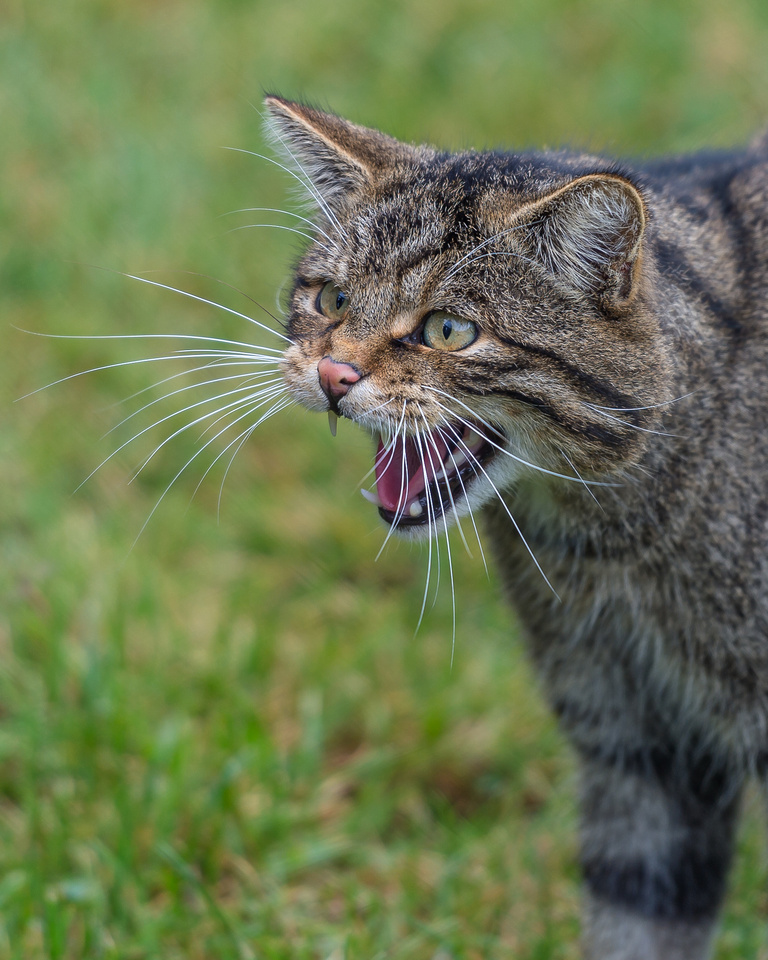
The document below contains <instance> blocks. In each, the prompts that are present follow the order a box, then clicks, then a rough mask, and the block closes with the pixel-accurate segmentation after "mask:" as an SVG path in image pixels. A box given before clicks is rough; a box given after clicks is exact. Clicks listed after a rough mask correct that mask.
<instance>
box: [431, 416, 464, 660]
mask: <svg viewBox="0 0 768 960" xmlns="http://www.w3.org/2000/svg"><path fill="white" fill-rule="evenodd" d="M419 413H420V414H421V418H422V420H423V421H424V424H425V426H426V427H427V430H428V432H427V433H426V434H425V437H424V442H425V445H426V449H427V456H428V457H429V463H430V466H431V467H432V475H433V476H434V477H435V481H437V472H436V471H435V461H434V459H433V457H432V451H431V450H430V449H429V448H430V445H431V446H432V449H433V451H434V454H435V457H437V458H438V460H440V466H441V469H442V473H443V477H444V478H445V482H446V486H447V488H448V496H449V497H450V499H451V505H452V507H453V511H454V515H455V514H456V504H455V503H454V501H453V494H452V492H451V487H450V484H449V483H448V476H447V474H446V471H445V462H444V461H443V460H442V458H441V457H440V455H439V452H438V449H437V447H436V445H435V442H434V440H433V439H432V433H431V431H429V424H428V423H427V419H426V417H425V416H424V413H423V411H421V410H420V411H419ZM439 429H440V428H439V427H438V431H439ZM446 446H447V444H446ZM424 486H425V489H427V490H428V489H429V488H428V484H427V481H426V477H425V483H424ZM441 516H442V520H443V529H444V531H445V549H446V552H447V555H448V579H449V582H450V585H451V623H452V629H451V667H453V658H454V654H455V652H456V584H455V582H454V579H453V557H452V555H451V542H450V538H449V536H448V520H447V518H446V515H445V508H444V507H443V509H442V510H441ZM456 522H457V524H458V526H459V529H460V530H461V524H460V522H459V518H458V516H457V517H456ZM461 538H462V540H464V545H465V546H467V541H466V540H465V539H464V531H463V530H462V531H461ZM467 549H469V547H467ZM438 550H439V546H438Z"/></svg>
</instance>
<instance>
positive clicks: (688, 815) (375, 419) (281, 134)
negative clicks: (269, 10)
mask: <svg viewBox="0 0 768 960" xmlns="http://www.w3.org/2000/svg"><path fill="white" fill-rule="evenodd" d="M266 106H267V110H268V113H269V116H270V120H269V125H270V130H271V134H272V137H273V139H274V142H275V143H276V144H277V146H278V148H279V149H280V150H282V152H283V155H284V156H285V157H286V158H287V162H288V163H290V164H291V165H292V166H294V169H295V170H297V171H299V173H298V176H299V177H300V178H301V179H305V181H306V185H307V188H308V190H309V193H310V195H311V198H312V204H313V207H314V212H313V223H314V224H315V225H316V228H317V229H316V234H315V239H314V242H313V243H312V244H311V245H310V247H309V249H308V250H307V251H306V253H305V255H304V256H303V257H302V259H301V261H300V262H299V264H298V267H297V270H296V278H295V285H294V288H293V293H292V295H291V298H290V316H289V322H288V326H287V331H286V332H287V334H288V337H289V339H290V341H291V342H290V345H289V346H288V348H287V349H286V350H285V353H284V357H283V361H282V369H283V374H284V378H285V381H286V384H287V386H288V389H289V391H290V392H291V394H292V395H293V396H294V397H295V398H297V399H298V400H299V401H300V402H301V403H303V404H304V405H306V406H307V407H309V408H310V409H313V410H321V411H330V412H331V414H332V415H338V416H343V417H347V418H349V419H350V420H353V421H355V422H356V423H358V424H360V425H361V426H363V427H364V428H366V429H367V430H369V431H371V432H372V433H373V434H374V435H376V436H379V437H381V440H380V443H379V448H378V452H377V466H376V476H377V484H376V491H375V492H374V493H372V494H370V495H369V496H370V499H372V500H373V501H374V503H375V504H377V505H378V507H379V512H380V513H381V515H382V517H383V518H384V520H385V523H386V524H387V526H388V527H389V528H390V529H393V530H395V532H397V533H400V534H402V535H405V536H409V537H428V536H430V535H434V534H435V533H439V532H441V531H442V530H443V529H444V528H445V529H447V527H448V525H449V524H450V523H453V522H456V521H458V522H461V519H462V518H463V517H467V516H469V517H470V518H471V522H472V523H474V518H475V515H476V514H477V513H478V511H480V510H481V511H482V518H483V521H484V527H485V533H484V539H487V540H488V541H489V542H490V544H491V547H492V551H493V554H494V555H495V559H496V563H497V565H498V569H499V571H500V573H501V577H502V580H503V583H504V585H505V588H506V591H507V593H508V595H509V599H510V600H511V602H512V604H513V605H514V607H515V609H516V611H517V613H518V615H519V617H520V620H521V622H522V623H523V625H524V628H525V632H526V638H527V643H528V647H529V650H530V655H531V658H532V660H533V662H534V664H535V666H536V668H537V670H538V672H539V674H540V676H541V678H542V682H543V686H544V689H545V691H546V694H547V696H548V698H549V700H550V703H551V705H552V708H553V710H554V711H555V713H556V715H557V717H558V718H559V721H560V723H561V725H562V729H563V731H564V733H565V734H566V736H567V737H568V739H569V740H570V742H571V743H572V744H573V747H574V748H575V751H576V753H577V755H578V757H579V760H580V768H581V818H582V819H581V864H582V870H583V876H584V881H585V886H586V894H585V901H586V902H585V910H584V953H585V956H587V957H589V958H594V960H654V958H656V960H662V958H663V960H700V958H704V957H707V956H708V955H709V953H710V950H711V944H712V937H713V931H714V928H715V923H716V917H717V913H718V910H719V907H720V905H721V901H722V898H723V892H724V887H725V882H726V875H727V871H728V867H729V863H730V860H731V854H732V848H733V839H734V829H735V824H736V818H737V813H738V808H739V802H740V796H741V793H742V788H743V785H744V782H745V780H746V779H747V778H748V777H749V776H751V775H756V776H758V777H763V776H764V775H765V773H766V769H767V768H768V489H766V487H767V486H768V485H767V484H766V478H768V430H767V429H766V425H767V424H768V373H767V371H768V142H767V141H766V139H763V140H761V141H758V142H756V143H754V144H753V145H752V146H751V147H750V148H749V149H747V150H743V151H739V152H733V153H712V154H705V155H696V156H690V157H681V158H674V159H669V160H662V161H658V162H645V163H641V164H637V165H635V164H630V163H623V162H622V163H617V162H615V161H613V160H609V159H604V158H601V157H598V156H592V155H588V154H582V153H568V152H544V153H538V154H537V153H519V154H518V153H504V152H462V153H444V152H439V151H437V150H435V149H432V148H431V147H424V146H419V147H414V146H410V145H406V144H403V143H400V142H398V141H396V140H393V139H391V138H390V137H387V136H385V135H384V134H381V133H378V132H376V131H373V130H369V129H366V128H363V127H360V126H356V125H354V124H352V123H349V122H347V121H345V120H342V119H340V118H338V117H336V116H333V115H331V114H328V113H324V112H321V111H318V110H315V109H312V108H310V107H308V106H305V105H302V104H297V103H291V102H288V101H285V100H283V99H281V98H279V97H276V96H270V97H268V98H267V100H266ZM446 318H447V319H446ZM441 337H442V338H443V339H442V340H441V339H440V338H441ZM465 524H466V520H465Z"/></svg>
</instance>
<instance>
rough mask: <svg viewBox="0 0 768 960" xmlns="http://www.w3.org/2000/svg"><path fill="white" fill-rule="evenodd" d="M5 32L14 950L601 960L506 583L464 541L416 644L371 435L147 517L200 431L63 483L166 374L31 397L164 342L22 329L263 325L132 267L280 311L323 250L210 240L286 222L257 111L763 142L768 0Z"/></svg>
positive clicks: (170, 18) (266, 466)
mask: <svg viewBox="0 0 768 960" xmlns="http://www.w3.org/2000/svg"><path fill="white" fill-rule="evenodd" d="M7 7H8V9H7V12H4V15H3V23H2V25H0V116H2V117H3V136H2V138H1V139H0V171H1V173H2V183H3V185H4V186H3V190H2V192H1V193H0V284H1V285H2V286H1V289H2V294H3V307H4V309H3V317H4V324H5V328H4V332H3V345H4V349H3V351H2V354H1V355H0V365H1V368H2V376H1V377H0V390H2V395H3V401H4V410H5V418H4V429H3V431H2V433H1V434H0V445H2V456H1V457H0V471H2V490H3V497H2V498H0V526H1V528H2V539H1V540H0V550H1V551H2V564H0V583H1V585H2V598H3V603H2V612H1V613H0V960H11V958H14V960H16V958H18V960H20V958H24V960H37V958H46V960H74V958H81V957H87V958H131V960H144V958H163V960H174V958H184V960H197V958H201V960H202V958H206V960H208V958H211V960H212V958H216V960H228V958H238V960H240V958H246V957H253V958H259V960H261V958H265V960H267V958H268V960H278V958H280V960H282V958H286V960H287V958H291V960H294V958H312V960H315V958H317V960H342V958H343V960H358V958H359V960H363V958H365V960H374V958H376V960H378V958H381V960H383V958H397V960H410V958H413V960H423V958H431V960H447V958H457V960H458V958H467V960H474V958H499V960H503V958H512V957H514V958H522V957H525V958H528V957H530V958H535V960H544V958H547V960H549V958H551V960H555V958H558V960H561V958H562V960H565V958H574V957H576V956H577V954H578V950H577V938H578V896H579V894H578V877H577V869H576V865H575V833H574V826H575V810H574V800H573V797H574V790H573V786H574V785H573V767H572V762H571V759H570V757H569V754H568V752H567V751H566V749H565V748H564V746H563V744H562V742H561V740H560V738H559V736H558V734H557V732H556V730H555V728H554V726H553V724H552V721H551V720H550V719H549V717H548V715H547V713H546V710H545V709H544V707H543V704H542V702H541V699H540V697H539V695H538V692H537V690H536V683H535V680H534V679H533V678H532V677H531V675H530V673H529V671H528V667H527V664H526V661H525V655H524V652H523V650H522V648H521V646H520V644H519V642H518V639H517V636H516V631H515V627H514V621H513V618H512V616H511V614H510V613H509V612H508V611H507V609H506V608H505V606H504V605H503V604H502V603H501V601H500V599H499V591H498V589H497V585H496V583H495V581H494V579H493V575H492V574H491V577H490V580H489V579H488V578H486V575H485V572H484V570H483V566H482V563H481V562H480V561H479V559H478V557H477V556H475V557H474V558H469V557H466V556H465V555H464V554H463V551H462V549H461V545H460V543H459V542H458V541H456V543H455V550H454V559H455V564H456V581H457V595H458V626H457V633H456V648H455V657H454V662H453V666H452V667H451V656H452V652H451V630H452V626H451V606H450V598H449V592H448V590H447V589H446V588H445V585H444V587H443V589H442V590H441V591H440V593H439V595H438V596H437V598H436V600H435V603H434V605H433V606H430V607H429V609H428V611H427V615H426V617H425V620H424V623H423V625H422V627H421V629H420V631H419V632H418V634H417V635H416V636H414V628H415V625H416V623H417V622H418V619H419V611H420V607H421V602H422V593H423V586H424V578H425V563H424V556H423V553H422V552H420V551H418V550H411V549H409V548H408V547H406V546H403V545H401V546H399V547H397V546H392V547H391V548H388V549H387V550H386V551H385V553H384V555H383V556H382V557H381V559H380V560H379V561H378V562H374V557H375V555H376V553H377V552H378V549H379V545H380V543H381V539H382V538H381V532H380V530H379V529H378V527H377V526H376V523H375V522H374V520H373V519H372V516H371V509H370V507H369V506H368V505H367V504H365V503H364V502H363V501H362V500H361V499H360V498H359V495H358V494H357V492H356V490H357V485H358V482H359V480H360V478H361V477H362V476H363V475H364V474H365V472H366V471H367V470H368V468H369V466H370V456H371V451H370V449H369V446H368V441H367V440H365V438H363V437H361V436H360V435H358V434H357V433H355V432H354V431H353V430H352V429H351V428H348V427H347V428H345V426H344V424H342V425H341V426H340V431H339V436H338V437H337V438H336V439H335V440H332V438H331V437H330V436H329V435H328V432H327V427H326V425H325V422H324V421H321V420H320V419H319V418H315V417H312V416H310V415H308V414H304V413H302V412H300V411H298V410H292V411H290V412H286V413H283V414H282V415H281V416H280V417H278V418H276V419H275V420H274V421H272V422H269V423H267V424H264V425H263V427H262V428H260V429H259V431H258V434H257V435H256V437H254V438H253V440H252V441H251V442H250V443H249V444H247V445H246V447H244V448H243V450H242V451H241V453H240V454H239V455H238V457H237V459H236V461H235V463H234V465H233V467H232V469H231V471H230V472H229V475H228V477H227V480H226V484H225V486H224V495H223V500H222V503H221V509H220V510H219V504H218V498H219V485H220V482H221V477H222V470H221V469H218V470H216V469H215V470H214V471H212V473H211V475H209V477H208V478H207V479H206V481H205V482H204V483H203V484H202V486H201V487H200V489H199V490H198V491H197V493H196V494H195V487H196V485H197V482H198V480H199V478H200V476H201V474H202V472H203V471H204V466H202V467H200V468H198V469H197V470H191V471H190V475H189V476H188V477H187V476H184V477H182V478H181V479H180V481H179V482H178V483H176V484H174V485H173V487H172V489H171V490H170V492H169V493H168V495H167V496H165V497H163V499H162V502H161V503H160V506H159V508H158V509H157V510H155V512H154V513H152V511H153V509H154V507H155V505H156V504H157V502H158V499H159V498H160V497H161V495H162V494H163V491H164V490H165V489H166V487H167V486H168V484H169V483H170V481H171V480H172V479H173V477H174V476H175V474H176V473H177V472H178V470H179V468H180V466H181V465H182V464H183V463H184V462H185V461H186V459H187V458H189V457H190V456H192V455H193V453H194V452H195V450H196V442H195V438H190V439H186V438H184V437H181V438H178V440H177V441H175V442H174V443H173V444H169V445H168V446H167V447H166V448H164V449H163V450H162V451H161V454H160V455H159V456H158V457H157V458H156V459H155V460H153V461H152V463H151V464H150V465H149V467H148V469H147V470H146V471H144V472H143V473H142V474H140V475H139V476H138V477H137V478H136V479H135V480H134V481H133V482H131V483H129V482H128V481H129V480H130V477H131V475H132V473H133V471H134V468H135V467H136V466H137V464H139V463H140V462H141V459H142V454H144V455H146V454H147V453H149V452H150V450H151V449H152V444H151V442H149V440H150V438H146V439H147V441H148V442H147V444H145V445H144V446H143V447H142V443H141V441H139V442H138V443H137V445H136V449H134V448H133V446H131V447H128V448H126V449H125V450H123V451H121V453H120V454H119V455H118V456H115V457H114V458H112V459H109V460H108V461H107V462H106V463H105V464H104V466H103V467H102V468H101V469H100V470H99V471H97V472H96V474H95V475H94V476H93V477H92V478H91V479H90V480H89V481H88V482H87V483H86V484H85V485H84V486H82V487H81V488H79V489H77V492H75V493H73V491H75V490H76V488H78V485H79V484H80V483H81V481H82V480H83V479H84V478H85V477H87V476H88V475H89V474H90V473H91V471H92V470H93V469H94V467H96V466H97V465H98V464H99V463H100V461H102V460H103V459H104V458H105V457H107V456H108V455H109V454H110V452H111V451H113V450H114V449H116V447H117V446H119V445H120V443H122V442H123V440H125V439H127V437H128V436H129V435H130V434H129V433H127V432H125V431H126V429H127V427H126V428H123V430H122V432H121V431H119V430H118V431H117V432H116V433H114V434H112V435H110V436H109V437H107V438H105V437H104V436H103V435H104V434H105V432H106V431H108V430H110V429H111V428H112V427H114V426H115V424H116V423H117V422H118V421H119V420H120V419H121V418H122V417H123V416H124V415H125V414H126V413H127V412H130V410H131V409H135V406H134V407H131V406H130V405H128V406H127V407H125V406H116V405H118V404H120V402H121V401H123V400H124V399H125V398H126V397H129V396H131V395H132V394H134V393H135V392H136V391H138V390H142V389H144V388H145V387H147V386H148V385H149V384H150V383H151V382H152V380H153V379H154V377H153V373H154V371H152V370H150V369H148V368H147V367H145V366H135V367H134V366H122V367H118V368H115V369H113V370H111V371H105V372H103V373H99V374H93V375H88V376H86V377H82V378H76V379H72V380H68V381H66V382H65V383H62V384H60V385H58V386H56V387H54V388H51V389H49V390H47V391H43V392H40V393H34V394H33V395H31V396H29V397H27V399H25V400H23V401H21V402H18V403H14V401H15V400H16V399H17V398H19V397H21V396H23V395H25V394H29V393H30V392H31V391H34V390H36V389H37V388H39V387H40V386H42V385H44V384H46V383H49V382H52V381H55V380H58V379H59V378H62V377H68V376H70V375H71V374H73V373H75V372H77V371H79V370H86V369H89V368H91V367H96V366H100V365H103V364H107V363H117V362H123V361H125V360H128V359H134V358H140V357H141V356H146V355H147V353H146V351H147V349H148V348H147V346H146V344H144V345H142V344H140V343H129V344H126V343H125V342H120V341H113V340H93V341H89V340H81V339H78V340H66V339H46V338H40V337H33V336H30V335H29V334H25V333H22V332H20V330H19V329H17V328H22V329H26V330H30V329H31V330H36V331H39V332H41V333H45V334H56V335H70V334H73V335H77V336H82V335H99V336H112V335H116V334H122V333H148V334H156V333H168V332H173V333H182V334H193V335H204V334H206V333H211V332H213V333H214V334H215V335H217V336H224V337H227V336H231V337H237V338H241V337H243V336H250V335H251V333H250V331H249V330H248V329H247V328H245V327H244V323H243V322H239V321H237V320H235V319H234V318H232V317H227V316H225V315H223V314H221V313H219V312H216V311H213V310H211V309H210V308H207V307H205V306H203V305H201V304H196V303H192V302H190V301H188V300H184V299H182V298H179V297H175V296H172V295H171V294H169V293H167V292H163V291H160V290H157V289H153V288H149V287H146V286H143V285H141V284H138V283H136V282H134V281H129V280H127V279H125V278H124V277H122V276H121V275H120V273H119V271H126V272H129V273H137V272H141V271H146V270H153V271H154V270H157V271H160V272H158V273H153V274H152V275H151V276H152V277H153V278H154V279H158V280H160V281H162V282H169V283H173V284H176V285H180V286H183V287H184V288H186V289H191V290H194V291H196V292H198V293H200V294H201V295H205V296H213V297H215V298H217V299H221V300H223V302H225V303H227V304H228V305H230V306H231V307H233V308H234V309H239V310H246V312H247V311H248V310H255V309H256V308H254V307H253V305H252V304H249V302H248V301H247V300H246V299H244V298H243V297H241V296H240V295H239V294H238V293H237V292H236V291H235V290H232V289H230V288H228V287H222V286H220V285H218V284H216V283H214V282H213V281H209V280H206V279H205V278H204V277H200V276H190V275H189V274H185V273H184V271H194V272H196V273H199V274H206V275H210V276H212V277H217V278H220V279H221V280H223V281H225V282H226V283H229V284H232V285H233V286H234V287H235V288H238V289H242V290H244V291H246V292H247V293H248V295H250V296H253V297H254V298H255V299H256V300H258V301H259V302H261V303H264V304H266V305H267V306H269V305H270V304H272V303H274V299H275V295H276V292H277V291H278V289H279V288H280V286H281V284H282V283H283V281H284V278H285V277H286V275H287V274H288V272H289V269H290V262H291V260H292V258H293V257H294V256H295V253H296V250H297V247H296V245H295V244H293V243H292V241H291V240H290V239H289V238H288V237H287V236H286V235H284V234H282V233H281V232H280V231H271V232H266V231H257V230H247V231H236V232H234V233H231V232H229V231H230V228H231V227H232V226H239V225H243V224H244V223H247V222H248V221H247V219H238V218H237V217H223V216H222V215H223V214H226V213H227V211H230V210H234V209H239V208H242V207H246V206H281V205H282V206H284V205H286V204H290V203H291V200H290V198H289V184H287V183H286V182H285V178H281V177H280V175H279V171H276V170H275V169H274V168H273V167H271V166H270V165H269V164H268V163H265V162H263V161H259V160H257V159H255V158H253V157H249V156H246V155H243V154H238V153H232V152H230V151H226V150H223V149H221V147H229V146H231V147H239V148H245V149H247V150H254V151H257V152H263V149H264V145H263V142H262V140H261V136H260V119H259V116H258V113H257V112H255V111H254V110H253V109H252V108H251V105H250V102H256V103H257V104H258V101H259V99H260V96H261V91H262V89H264V88H268V89H277V90H279V91H281V92H283V93H285V94H287V95H300V94H304V95H306V96H308V97H309V98H311V99H313V100H315V101H320V102H322V103H327V104H329V105H332V106H333V107H334V108H335V109H337V110H338V111H340V112H342V113H346V114H348V115H349V116H351V117H352V118H354V119H356V120H358V121H361V122H366V123H369V124H372V125H376V126H380V127H382V128H383V129H386V130H388V131H390V132H392V133H394V134H395V135H398V136H401V137H403V138H405V139H408V140H419V139H428V140H432V141H435V142H439V143H441V144H443V145H446V146H454V147H457V146H463V145H466V144H475V145H486V144H493V145H496V144H505V143H506V144H521V143H522V144H559V143H562V142H567V143H579V144H582V143H586V144H590V145H600V146H605V145H607V146H608V147H609V148H611V149H615V150H618V151H621V152H626V153H644V152H655V151H664V150H671V149H688V148H695V147H697V146H702V145H724V144H728V143H733V142H743V141H744V139H745V138H746V137H748V136H749V135H750V134H751V133H752V132H753V131H755V130H756V129H758V128H759V127H760V126H762V125H763V124H764V123H765V122H766V119H768V94H766V91H767V90H768V59H767V58H766V57H765V55H764V54H765V49H766V43H767V41H768V13H766V10H765V8H764V6H763V5H761V4H760V3H758V2H757V0H729V2H728V3H726V2H725V0H706V2H702V3H701V4H698V5H696V7H695V9H694V7H693V6H692V5H691V4H690V3H685V2H682V0H671V2H670V0H665V2H662V0H658V2H651V0H642V2H641V0H636V2H633V3H629V2H628V0H620V2H611V3H608V2H607V0H579V2H566V0H537V2H536V3H533V2H527V0H525V2H523V0H521V2H519V3H517V4H515V5H514V7H512V6H510V5H509V4H508V3H502V2H501V0H481V2H479V3H469V2H468V0H449V2H445V0H442V2H440V3H437V2H426V0H425V2H421V3H404V2H403V3H398V2H392V3H387V4H384V3H381V2H379V0H355V2H354V3H353V2H352V0H342V2H340V3H338V4H334V5H327V4H320V3H316V4H315V3H311V2H309V0H299V2H296V3H293V4H266V3H248V4H243V3H239V2H237V0H226V2H225V0H219V2H203V0H189V2H187V3H183V4H182V3H179V2H167V3H163V4H130V5H128V4H118V3H115V2H111V0H80V2H75V0H62V2H61V3H57V4H53V5H51V4H48V5H41V4H38V5H37V6H34V5H29V4H24V3H23V2H21V0H10V2H9V3H8V5H7ZM275 222H276V221H275ZM114 271H117V272H114ZM259 316H260V314H259ZM170 372H171V371H170V370H166V372H165V374H164V375H169V373H170ZM163 409H164V411H165V412H166V413H170V412H171V410H172V409H173V408H172V407H168V408H163ZM148 422H149V421H148V420H143V421H141V423H140V426H145V425H147V424H148ZM193 494H195V495H194V496H193ZM151 513H152V516H151V520H150V522H149V523H148V524H147V525H146V528H145V529H144V530H143V532H142V533H141V536H140V537H139V538H138V540H137V541H136V542H135V545H134V541H135V540H136V537H137V535H138V534H139V532H140V531H141V530H142V527H143V525H144V523H145V521H146V519H147V517H148V516H149V515H150V514H151ZM762 844H763V836H762V828H761V826H760V810H759V802H758V800H757V799H756V798H754V797H753V798H751V800H750V803H749V804H748V810H747V819H746V823H745V827H744V829H743V831H742V834H741V843H740V846H741V849H740V855H739V858H738V864H737V868H736V870H735V872H734V875H733V878H732V891H731V895H730V897H729V901H728V910H727V914H726V917H725V919H724V927H723V932H722V935H721V938H720V941H719V947H718V953H717V957H718V958H719V960H735V958H739V960H744V958H757V957H762V958H765V957H766V956H768V954H766V952H765V944H764V940H763V927H764V921H765V915H766V912H767V909H768V905H767V904H766V900H765V894H764V887H765V879H766V876H765V875H766V869H765V859H764V854H763V847H762ZM761 951H762V952H761Z"/></svg>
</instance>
